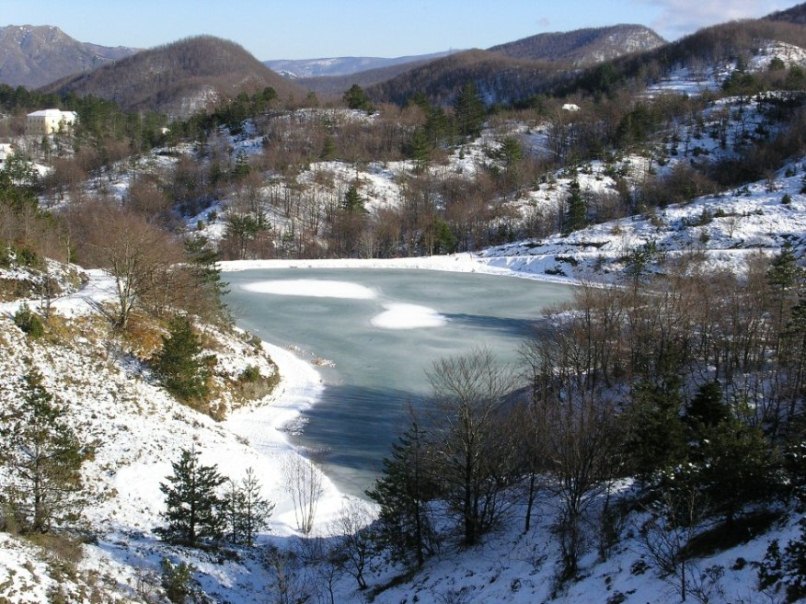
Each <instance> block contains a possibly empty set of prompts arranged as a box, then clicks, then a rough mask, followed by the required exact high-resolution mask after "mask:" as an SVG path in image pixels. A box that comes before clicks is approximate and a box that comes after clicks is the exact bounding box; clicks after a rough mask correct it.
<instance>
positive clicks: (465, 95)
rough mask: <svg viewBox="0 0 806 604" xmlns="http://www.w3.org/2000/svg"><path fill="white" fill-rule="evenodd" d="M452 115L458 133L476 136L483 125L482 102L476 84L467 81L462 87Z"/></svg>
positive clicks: (483, 111)
mask: <svg viewBox="0 0 806 604" xmlns="http://www.w3.org/2000/svg"><path fill="white" fill-rule="evenodd" d="M454 115H455V116H456V125H457V128H458V130H459V134H460V135H462V136H464V137H477V136H478V135H479V134H481V127H482V126H483V125H484V117H485V110H484V102H483V101H482V100H481V98H480V97H479V95H478V92H477V91H476V85H475V84H474V83H473V82H468V83H467V84H465V85H464V86H463V87H462V90H461V91H460V92H459V96H458V97H457V98H456V103H455V104H454Z"/></svg>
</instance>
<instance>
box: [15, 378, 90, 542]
mask: <svg viewBox="0 0 806 604" xmlns="http://www.w3.org/2000/svg"><path fill="white" fill-rule="evenodd" d="M24 380H25V383H24V386H23V395H22V400H18V401H12V402H11V403H10V404H8V405H7V406H5V407H4V408H3V409H2V411H0V464H1V465H2V466H4V467H5V468H6V472H3V473H2V474H1V475H0V476H2V478H1V479H0V485H2V494H1V495H0V502H2V503H3V504H4V507H5V508H6V509H7V510H9V513H10V517H8V518H6V519H5V523H6V525H11V526H15V527H16V529H17V530H19V531H20V532H37V533H45V532H48V531H49V530H51V528H52V527H53V525H54V524H57V525H65V524H66V523H69V522H71V521H74V520H75V519H76V518H77V516H78V514H79V512H80V508H81V505H82V500H81V497H80V495H81V490H82V484H81V464H82V463H83V462H84V460H85V459H86V458H87V455H88V453H89V447H88V446H86V445H85V444H83V443H82V442H81V440H80V439H79V437H78V435H77V434H76V433H75V432H74V431H73V429H72V428H70V426H69V425H68V424H67V422H66V421H65V417H66V415H67V410H66V408H65V407H64V406H63V405H60V404H58V403H57V402H56V401H54V399H53V396H52V395H51V394H50V393H49V392H48V391H47V390H46V389H45V387H44V386H43V385H42V376H41V375H40V374H39V373H38V372H37V371H35V370H32V371H30V372H29V373H28V374H27V375H25V378H24Z"/></svg>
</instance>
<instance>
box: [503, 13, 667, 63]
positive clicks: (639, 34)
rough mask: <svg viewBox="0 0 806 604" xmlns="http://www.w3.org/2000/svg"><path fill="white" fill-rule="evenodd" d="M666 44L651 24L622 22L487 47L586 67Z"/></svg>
mask: <svg viewBox="0 0 806 604" xmlns="http://www.w3.org/2000/svg"><path fill="white" fill-rule="evenodd" d="M664 44H666V40H664V39H663V38H661V37H660V36H659V35H658V34H656V33H655V32H654V31H652V30H651V29H649V28H648V27H644V26H642V25H625V24H622V25H614V26H612V27H599V28H588V29H577V30H574V31H569V32H554V33H544V34H537V35H535V36H530V37H528V38H523V39H521V40H516V41H514V42H508V43H506V44H499V45H497V46H493V47H492V48H488V49H487V50H489V51H491V52H498V53H501V54H503V55H506V56H508V57H512V58H515V59H535V60H542V61H557V62H564V63H570V64H571V65H573V66H575V67H584V66H588V65H591V64H595V63H601V62H603V61H610V60H612V59H615V58H617V57H620V56H622V55H625V54H630V53H637V52H643V51H646V50H652V49H654V48H658V47H659V46H663V45H664Z"/></svg>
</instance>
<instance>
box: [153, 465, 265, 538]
mask: <svg viewBox="0 0 806 604" xmlns="http://www.w3.org/2000/svg"><path fill="white" fill-rule="evenodd" d="M199 456H200V453H199V451H197V450H196V449H183V450H182V452H181V454H180V457H179V459H178V460H177V461H175V462H173V464H172V467H173V474H171V475H170V476H168V477H167V482H163V483H161V484H160V490H161V491H162V492H163V493H164V494H165V504H166V510H165V512H163V513H162V517H163V518H164V519H165V521H166V526H164V527H160V528H159V529H157V531H158V532H159V533H160V534H161V535H162V536H163V538H164V539H166V540H167V541H170V542H172V543H178V544H181V545H186V546H188V547H201V546H209V545H216V544H218V543H220V542H221V541H222V540H224V538H225V536H226V537H227V538H228V540H229V541H230V542H231V543H234V544H238V545H245V546H251V545H253V544H254V540H255V536H256V535H257V533H258V532H259V531H260V530H262V529H263V528H265V527H266V525H267V522H268V519H269V517H270V516H271V513H272V512H273V510H274V504H273V503H271V502H269V501H267V500H266V499H264V498H263V497H262V496H261V490H262V487H261V485H260V482H259V481H258V480H257V478H256V477H255V475H254V471H253V470H252V469H251V468H250V469H248V470H247V472H246V476H245V477H244V478H243V479H242V481H241V482H240V483H235V482H233V481H231V480H230V481H229V484H230V488H229V490H228V491H226V492H222V491H223V489H222V488H221V487H222V485H224V484H225V483H227V482H228V479H227V478H226V477H224V476H222V475H221V474H220V473H219V471H218V468H217V467H216V466H215V465H212V466H207V465H203V464H201V463H200V461H199Z"/></svg>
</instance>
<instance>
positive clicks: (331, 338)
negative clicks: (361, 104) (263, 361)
mask: <svg viewBox="0 0 806 604" xmlns="http://www.w3.org/2000/svg"><path fill="white" fill-rule="evenodd" d="M224 279H225V280H226V281H228V282H229V283H230V290H231V291H230V294H229V295H228V296H227V304H228V305H229V307H230V309H231V311H232V313H233V315H234V316H235V317H236V322H237V324H238V325H239V326H240V327H243V328H244V329H246V330H248V331H250V332H252V333H255V334H257V335H258V336H260V337H261V338H262V339H264V340H266V341H269V342H272V343H274V344H277V345H280V346H296V347H298V348H299V349H301V353H302V354H301V356H302V357H303V358H307V359H311V358H312V357H317V358H323V359H327V360H329V361H332V362H333V363H334V364H335V366H334V367H324V368H322V369H321V370H320V373H321V374H322V377H323V379H324V382H325V386H326V387H325V391H324V395H323V398H322V401H321V402H319V403H318V404H317V405H315V406H314V407H313V408H312V409H310V410H308V411H306V412H305V413H304V417H305V419H306V420H307V424H306V425H305V427H304V431H303V434H302V435H301V436H299V437H296V438H295V441H296V442H297V444H300V445H302V446H305V447H309V448H311V449H314V450H316V451H318V452H319V453H318V455H317V456H318V458H319V459H321V460H322V461H323V465H324V469H325V471H326V472H327V473H328V475H329V476H330V477H331V478H332V479H333V480H334V481H335V482H336V483H337V484H338V485H339V487H340V488H342V489H343V490H346V491H349V492H352V493H356V494H359V493H361V492H362V491H363V490H364V489H365V488H367V487H368V486H370V485H371V482H372V480H373V478H374V477H375V476H376V475H377V473H378V470H379V469H380V468H381V460H382V459H383V457H384V456H386V455H387V453H388V451H389V447H390V446H391V444H392V443H393V442H394V440H395V438H396V436H397V434H398V433H399V432H400V431H401V430H402V429H404V428H405V427H406V425H407V419H406V413H405V407H406V405H407V404H408V403H411V404H413V405H414V406H415V407H417V405H418V404H421V402H422V401H423V399H424V397H427V395H428V394H429V391H430V387H429V384H428V380H427V377H426V370H428V369H429V368H430V367H431V366H432V364H433V363H434V361H436V360H438V359H440V358H442V357H445V356H453V355H459V354H464V353H467V352H468V351H470V350H472V349H473V348H474V347H476V346H484V347H486V348H488V349H490V350H491V351H492V352H493V353H494V354H495V355H496V356H497V357H498V358H500V359H501V360H502V362H513V363H514V362H517V361H518V357H519V355H518V349H519V346H520V345H521V342H522V341H523V339H524V337H525V336H527V335H528V334H529V330H530V326H531V324H532V323H533V322H534V321H535V320H536V319H538V318H539V317H540V316H541V314H542V312H543V311H544V309H545V308H546V307H548V306H551V305H554V304H557V303H560V302H563V301H567V300H569V299H570V297H571V295H572V291H573V289H572V287H570V286H567V285H560V284H555V283H543V282H539V281H530V280H525V279H517V278H512V277H499V276H492V275H481V274H475V273H452V272H440V271H419V270H386V269H364V270H359V269H270V270H265V269H259V270H249V271H240V272H228V273H225V274H224ZM297 279H305V280H318V281H322V282H325V283H323V285H322V291H323V292H327V291H328V289H327V288H328V286H327V283H326V282H328V281H342V282H349V283H355V284H359V285H362V286H364V287H367V288H370V289H371V290H372V291H373V292H374V293H375V296H376V297H374V298H372V299H344V298H332V297H309V296H298V295H277V294H271V293H259V292H254V291H248V290H246V289H244V286H245V285H249V284H255V283H259V282H267V281H287V280H297ZM388 304H416V305H420V306H426V307H429V308H432V309H433V310H435V311H437V312H438V313H440V314H441V315H444V316H445V317H446V318H447V321H446V323H445V324H444V325H443V326H439V327H433V326H432V327H422V328H416V329H385V328H381V327H376V326H374V325H373V324H372V323H371V320H372V318H373V317H375V316H377V315H379V314H380V313H382V312H384V310H385V305H388Z"/></svg>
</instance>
